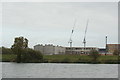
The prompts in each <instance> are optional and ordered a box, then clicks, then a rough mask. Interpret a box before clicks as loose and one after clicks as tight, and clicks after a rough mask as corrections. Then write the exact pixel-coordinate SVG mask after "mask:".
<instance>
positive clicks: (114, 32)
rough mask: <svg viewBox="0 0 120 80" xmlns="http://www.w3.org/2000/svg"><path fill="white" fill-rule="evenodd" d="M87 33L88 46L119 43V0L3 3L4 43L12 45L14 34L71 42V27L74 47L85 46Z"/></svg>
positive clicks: (46, 41)
mask: <svg viewBox="0 0 120 80" xmlns="http://www.w3.org/2000/svg"><path fill="white" fill-rule="evenodd" d="M88 19H89V23H88V29H87V34H86V41H87V43H86V45H87V46H88V47H99V48H103V47H105V36H106V35H107V36H108V44H116V43H118V3H117V2H101V3H100V2H85V3H84V2H8V3H7V2H5V3H3V4H2V44H1V46H4V47H11V45H12V44H13V43H14V38H15V37H20V36H23V37H25V38H27V39H28V40H29V47H30V48H33V46H34V45H37V44H54V45H60V46H69V44H68V41H69V38H70V34H71V30H72V28H73V26H74V21H75V20H76V24H75V27H74V33H73V36H72V40H73V46H74V47H83V38H84V33H85V28H86V23H87V20H88Z"/></svg>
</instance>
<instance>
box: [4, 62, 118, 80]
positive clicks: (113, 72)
mask: <svg viewBox="0 0 120 80" xmlns="http://www.w3.org/2000/svg"><path fill="white" fill-rule="evenodd" d="M2 70H3V73H2V77H3V78H117V77H118V64H53V63H20V64H17V63H3V64H2Z"/></svg>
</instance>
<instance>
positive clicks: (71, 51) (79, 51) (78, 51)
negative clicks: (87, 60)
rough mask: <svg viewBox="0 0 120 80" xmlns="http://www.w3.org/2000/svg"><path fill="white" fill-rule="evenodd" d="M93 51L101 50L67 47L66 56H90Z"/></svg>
mask: <svg viewBox="0 0 120 80" xmlns="http://www.w3.org/2000/svg"><path fill="white" fill-rule="evenodd" d="M91 50H97V51H98V50H99V49H98V48H96V47H86V48H84V47H66V52H65V53H66V54H89V52H90V51H91Z"/></svg>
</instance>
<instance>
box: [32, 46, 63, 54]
mask: <svg viewBox="0 0 120 80" xmlns="http://www.w3.org/2000/svg"><path fill="white" fill-rule="evenodd" d="M34 50H36V51H40V52H41V53H42V54H45V55H53V54H65V47H62V46H58V45H57V46H54V45H52V44H48V45H47V44H45V45H42V44H38V45H35V46H34Z"/></svg>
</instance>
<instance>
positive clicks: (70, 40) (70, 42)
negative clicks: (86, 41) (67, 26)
mask: <svg viewBox="0 0 120 80" xmlns="http://www.w3.org/2000/svg"><path fill="white" fill-rule="evenodd" d="M75 24H76V20H75V22H74V25H73V28H72V31H71V34H70V39H69V41H68V43H69V44H70V47H72V35H73V33H74V28H75Z"/></svg>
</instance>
